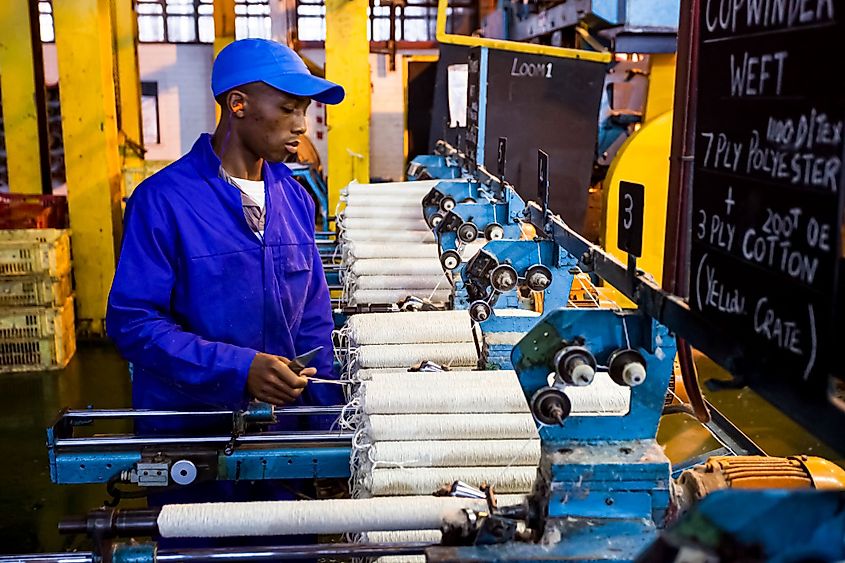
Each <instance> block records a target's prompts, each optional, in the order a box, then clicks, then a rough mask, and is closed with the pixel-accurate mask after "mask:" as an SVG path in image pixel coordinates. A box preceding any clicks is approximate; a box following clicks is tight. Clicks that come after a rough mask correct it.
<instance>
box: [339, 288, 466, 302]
mask: <svg viewBox="0 0 845 563" xmlns="http://www.w3.org/2000/svg"><path fill="white" fill-rule="evenodd" d="M408 297H417V298H419V299H427V300H429V301H431V302H432V303H434V304H438V305H442V304H444V303H447V302H448V301H449V299H450V298H451V297H452V288H451V287H450V288H447V289H438V290H436V291H432V290H430V289H427V288H426V289H353V290H352V293H351V295H350V296H349V304H350V305H390V304H392V303H398V302H399V301H402V300H404V299H407V298H408Z"/></svg>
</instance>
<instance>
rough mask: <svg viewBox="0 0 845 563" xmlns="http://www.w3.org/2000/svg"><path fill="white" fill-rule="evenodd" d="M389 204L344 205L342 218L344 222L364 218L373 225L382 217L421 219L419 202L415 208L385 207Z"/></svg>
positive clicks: (401, 206) (402, 206)
mask: <svg viewBox="0 0 845 563" xmlns="http://www.w3.org/2000/svg"><path fill="white" fill-rule="evenodd" d="M389 203H390V202H383V203H382V205H379V206H373V205H354V206H352V205H350V204H348V203H347V204H346V210H344V212H343V216H344V218H345V219H346V220H348V219H351V218H352V217H365V218H369V219H373V220H374V221H373V222H374V223H378V221H375V220H376V219H381V218H384V217H391V218H394V219H399V218H403V219H423V214H422V205H420V203H419V202H417V204H416V205H415V206H413V207H412V206H406V205H390V206H389V207H388V206H387V205H388V204H389Z"/></svg>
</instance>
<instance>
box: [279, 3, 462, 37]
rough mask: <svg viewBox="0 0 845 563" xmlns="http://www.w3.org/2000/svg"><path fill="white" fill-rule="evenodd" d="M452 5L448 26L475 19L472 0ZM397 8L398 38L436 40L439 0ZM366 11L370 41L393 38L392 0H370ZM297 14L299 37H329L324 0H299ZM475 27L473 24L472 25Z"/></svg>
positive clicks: (399, 4)
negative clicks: (391, 30)
mask: <svg viewBox="0 0 845 563" xmlns="http://www.w3.org/2000/svg"><path fill="white" fill-rule="evenodd" d="M449 5H450V7H449V9H448V13H449V16H450V19H449V27H451V28H454V27H455V25H454V22H455V21H456V20H466V19H467V18H470V20H471V21H474V19H475V17H476V8H475V4H474V2H473V1H472V0H450V2H449ZM394 12H395V14H396V16H395V17H396V37H395V39H396V40H397V41H434V39H435V26H436V23H437V0H405V2H404V5H403V4H402V3H399V2H397V3H396V7H395V8H394ZM367 15H368V16H369V20H370V22H369V29H368V30H367V36H368V37H369V38H370V41H388V40H389V39H390V3H389V2H388V1H386V0H370V7H369V9H368V10H367ZM296 16H297V34H298V37H297V38H298V39H299V40H300V41H324V40H325V39H326V4H325V0H297V2H296ZM475 27H476V26H474V25H472V26H471V28H472V29H474V28H475ZM450 31H452V32H454V31H455V30H454V29H451V30H450Z"/></svg>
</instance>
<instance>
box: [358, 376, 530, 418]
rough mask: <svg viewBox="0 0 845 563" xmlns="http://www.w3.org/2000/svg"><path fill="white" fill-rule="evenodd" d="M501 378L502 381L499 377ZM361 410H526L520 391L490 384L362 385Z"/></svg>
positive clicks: (490, 411) (449, 411)
mask: <svg viewBox="0 0 845 563" xmlns="http://www.w3.org/2000/svg"><path fill="white" fill-rule="evenodd" d="M502 379H504V378H502ZM360 393H361V394H360V398H361V408H362V411H363V412H364V413H365V414H366V415H374V414H405V413H414V414H420V413H422V414H441V413H442V414H449V413H477V414H480V413H488V414H491V413H521V412H526V411H527V410H528V405H527V403H526V401H525V397H524V396H523V394H522V392H521V388H518V386H517V388H514V387H511V386H508V385H498V384H497V385H491V384H490V383H486V382H485V383H478V384H475V385H472V384H466V385H460V386H457V385H456V386H454V387H443V386H441V387H433V388H432V387H430V386H420V385H414V386H412V387H411V386H405V387H404V388H402V387H393V386H387V385H370V384H367V383H364V384H362V390H361V392H360Z"/></svg>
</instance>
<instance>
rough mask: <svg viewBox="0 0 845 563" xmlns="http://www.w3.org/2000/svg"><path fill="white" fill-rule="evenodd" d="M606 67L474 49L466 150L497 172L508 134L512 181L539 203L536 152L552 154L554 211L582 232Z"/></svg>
mask: <svg viewBox="0 0 845 563" xmlns="http://www.w3.org/2000/svg"><path fill="white" fill-rule="evenodd" d="M606 71H607V65H605V64H603V63H597V62H593V61H587V60H579V59H572V58H562V57H555V56H548V55H538V54H527V53H518V52H513V51H506V50H499V49H489V48H486V47H485V48H480V47H478V48H474V49H472V51H471V52H470V58H469V77H468V88H467V90H468V92H467V93H468V101H467V152H468V153H469V154H471V155H474V156H475V157H476V158H477V162H479V163H483V164H484V166H485V167H486V168H487V170H490V171H491V172H492V171H495V170H496V163H497V156H498V154H497V152H498V150H497V149H498V143H497V141H498V139H499V137H507V139H508V181H509V182H511V183H512V184H513V186H514V188H515V189H516V190H517V192H518V193H519V194H520V195H521V196H522V197H523V198H524V199H525V200H526V201H528V200H534V199H535V197H536V190H535V189H534V187H535V186H536V185H537V151H538V150H543V151H545V152H547V153H548V155H549V171H548V172H549V181H550V193H549V208H550V209H551V210H552V211H553V212H555V213H557V214H559V215H560V216H561V217H562V218H563V220H564V221H566V222H567V223H568V224H569V225H571V226H572V227H573V228H574V229H576V230H579V231H580V230H582V227H583V224H584V218H585V214H586V211H587V194H588V191H589V187H590V176H591V174H592V168H593V160H594V158H595V148H596V138H597V135H598V116H599V102H600V101H601V95H602V86H603V84H604V77H605V73H606Z"/></svg>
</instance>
